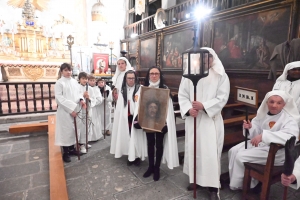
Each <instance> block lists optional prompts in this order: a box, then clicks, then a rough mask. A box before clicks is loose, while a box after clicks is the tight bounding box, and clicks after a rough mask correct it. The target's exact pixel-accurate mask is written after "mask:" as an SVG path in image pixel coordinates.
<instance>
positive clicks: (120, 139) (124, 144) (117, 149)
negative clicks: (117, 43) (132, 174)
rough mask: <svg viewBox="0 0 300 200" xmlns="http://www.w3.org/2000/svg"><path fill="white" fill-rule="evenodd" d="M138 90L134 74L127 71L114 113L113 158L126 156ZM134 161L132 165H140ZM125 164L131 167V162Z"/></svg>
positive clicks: (111, 149) (138, 86)
mask: <svg viewBox="0 0 300 200" xmlns="http://www.w3.org/2000/svg"><path fill="white" fill-rule="evenodd" d="M139 90H140V85H139V84H138V82H137V77H136V74H135V72H134V71H132V70H129V71H127V72H126V73H125V76H124V80H123V84H122V89H121V92H120V93H119V98H118V101H117V106H116V110H115V113H114V123H113V129H112V136H111V137H112V138H111V146H110V153H111V154H115V158H120V157H121V156H122V155H128V152H129V144H130V134H131V125H132V120H133V114H134V110H135V105H136V102H137V99H138V96H139ZM134 161H135V163H134V164H136V165H139V164H140V160H139V159H136V160H134ZM127 164H128V165H131V164H132V162H127Z"/></svg>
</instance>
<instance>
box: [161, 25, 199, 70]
mask: <svg viewBox="0 0 300 200" xmlns="http://www.w3.org/2000/svg"><path fill="white" fill-rule="evenodd" d="M193 37H194V32H193V30H192V29H187V30H184V31H180V32H175V33H172V34H168V35H165V36H164V38H163V48H162V68H163V69H172V70H174V69H177V70H181V66H182V52H184V51H185V50H187V49H189V48H191V47H192V46H193V40H192V39H193Z"/></svg>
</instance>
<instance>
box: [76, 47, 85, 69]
mask: <svg viewBox="0 0 300 200" xmlns="http://www.w3.org/2000/svg"><path fill="white" fill-rule="evenodd" d="M77 53H79V54H80V62H81V65H80V68H81V71H83V66H82V55H81V54H83V53H84V52H83V51H81V49H80V51H79V52H77Z"/></svg>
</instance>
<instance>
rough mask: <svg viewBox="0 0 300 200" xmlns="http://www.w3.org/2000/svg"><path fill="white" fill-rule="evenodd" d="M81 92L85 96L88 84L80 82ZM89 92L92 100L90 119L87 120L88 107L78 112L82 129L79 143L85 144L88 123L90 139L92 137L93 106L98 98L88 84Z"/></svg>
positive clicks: (89, 103)
mask: <svg viewBox="0 0 300 200" xmlns="http://www.w3.org/2000/svg"><path fill="white" fill-rule="evenodd" d="M78 88H79V92H80V94H81V95H82V96H83V94H84V92H85V91H86V85H81V84H78ZM88 93H89V97H90V101H89V102H88V105H87V107H88V121H86V109H81V110H80V113H79V114H78V118H80V120H79V124H78V126H79V130H80V134H79V135H80V136H79V143H81V144H85V143H86V123H87V125H88V140H89V138H91V124H92V121H91V119H92V116H93V114H92V107H94V106H95V103H96V98H95V95H94V90H93V89H92V87H91V86H88Z"/></svg>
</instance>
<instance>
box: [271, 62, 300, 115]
mask: <svg viewBox="0 0 300 200" xmlns="http://www.w3.org/2000/svg"><path fill="white" fill-rule="evenodd" d="M273 90H283V91H286V92H287V93H289V94H290V95H291V96H292V97H293V98H294V101H295V103H296V105H297V108H298V110H299V112H300V61H295V62H291V63H288V64H287V65H286V66H285V68H284V70H283V73H282V75H281V76H280V77H278V78H277V80H276V83H275V85H274V87H273Z"/></svg>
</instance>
